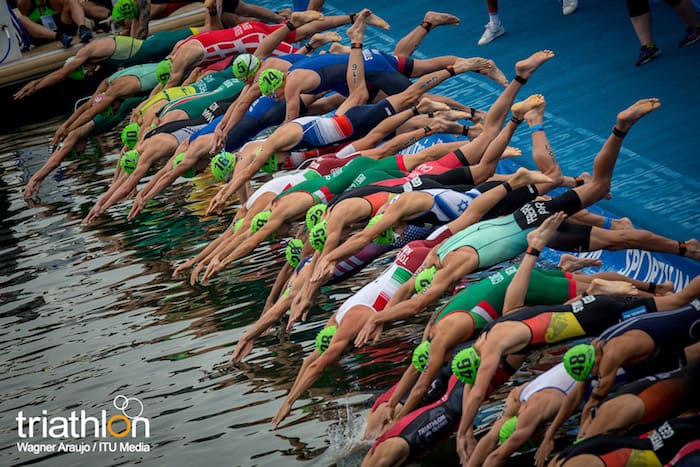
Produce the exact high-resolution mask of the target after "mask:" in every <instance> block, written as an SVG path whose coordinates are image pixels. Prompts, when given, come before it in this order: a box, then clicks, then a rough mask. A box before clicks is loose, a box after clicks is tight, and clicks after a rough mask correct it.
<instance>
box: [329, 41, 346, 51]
mask: <svg viewBox="0 0 700 467" xmlns="http://www.w3.org/2000/svg"><path fill="white" fill-rule="evenodd" d="M328 50H329V51H330V52H331V53H332V54H349V53H350V47H348V46H347V45H343V44H338V43H337V42H334V43H332V44H331V46H330V48H329V49H328Z"/></svg>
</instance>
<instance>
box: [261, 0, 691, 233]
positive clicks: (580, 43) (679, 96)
mask: <svg viewBox="0 0 700 467" xmlns="http://www.w3.org/2000/svg"><path fill="white" fill-rule="evenodd" d="M262 3H264V4H266V5H268V6H271V7H281V6H284V3H283V2H279V1H274V2H272V1H263V2H262ZM362 6H364V5H362V4H358V3H357V2H351V1H348V0H333V1H332V2H326V4H325V8H324V13H325V14H327V15H329V14H342V13H346V12H350V11H357V10H358V9H359V8H360V7H362ZM367 6H369V7H370V8H372V9H373V11H375V12H376V13H377V14H379V15H380V16H383V17H384V18H385V19H387V20H388V21H389V22H390V23H391V30H390V31H383V30H378V29H376V28H369V27H368V28H367V39H366V41H365V44H366V45H367V46H376V47H378V48H380V49H382V50H385V51H391V50H393V47H394V46H395V44H396V42H397V41H398V40H399V39H400V38H401V37H403V36H404V35H405V34H406V33H407V32H409V31H410V30H411V29H413V28H414V27H415V26H416V25H417V24H419V23H420V21H421V20H422V18H423V14H424V12H425V11H426V10H427V9H431V10H436V11H445V12H450V13H452V14H455V15H457V16H459V17H460V18H461V20H462V23H461V25H459V26H444V27H439V28H435V29H434V30H433V31H431V32H430V33H429V34H428V36H427V37H426V38H425V39H424V40H423V43H422V44H421V46H420V47H419V49H418V51H417V52H416V54H415V56H416V57H417V58H425V57H431V56H437V55H458V56H464V57H469V56H476V55H479V56H484V57H487V58H491V59H493V60H495V61H496V63H497V64H498V65H499V66H500V67H501V68H502V69H503V70H504V72H505V73H506V76H508V77H509V78H510V77H512V75H513V66H514V64H515V62H516V61H517V60H519V59H521V58H524V57H526V56H528V55H529V54H530V53H532V52H534V51H536V50H540V49H551V50H553V51H554V52H555V53H556V58H555V59H554V60H552V61H550V62H549V63H546V64H545V65H544V66H543V67H542V68H541V69H540V70H538V71H537V73H536V74H535V75H534V76H533V78H532V79H531V80H530V82H529V83H528V84H527V86H526V87H525V88H524V89H523V91H521V94H520V97H521V98H525V97H527V95H528V94H533V93H541V94H543V95H544V96H545V97H546V99H547V103H548V104H547V116H546V122H545V128H546V130H547V135H548V137H549V139H550V141H551V143H552V147H553V149H554V151H555V153H556V155H557V159H558V160H559V162H560V164H561V166H562V170H563V171H564V173H566V174H567V175H577V174H579V173H580V172H582V171H589V172H590V170H591V168H592V167H591V165H592V161H593V158H594V157H595V154H596V153H597V151H598V150H599V149H600V147H601V146H602V144H603V141H604V140H605V138H607V136H608V135H609V133H610V129H611V127H612V125H613V123H614V122H615V116H616V114H617V112H619V111H620V110H622V109H624V108H625V107H627V106H628V105H630V104H632V103H633V102H635V101H636V100H637V99H639V98H643V97H659V98H660V99H661V102H662V107H661V108H660V109H659V110H657V111H656V112H654V113H653V114H651V115H649V116H647V117H645V118H644V119H643V120H642V121H640V122H639V123H638V125H637V126H635V128H633V129H632V131H631V132H630V134H629V135H628V136H627V138H626V139H625V144H624V147H623V151H622V153H621V156H620V159H619V162H618V164H617V167H616V171H615V178H614V181H613V189H612V192H613V199H612V200H611V201H604V202H602V203H601V206H602V207H603V208H604V209H606V210H608V211H611V212H613V213H615V214H618V215H620V216H628V217H630V218H631V219H632V220H633V221H634V222H635V224H636V225H638V226H640V227H642V228H646V229H649V230H652V231H654V232H657V233H660V234H663V235H666V236H669V237H672V238H678V239H681V240H685V239H688V238H691V237H694V236H697V235H698V233H700V209H698V204H699V202H700V158H699V157H698V154H697V153H698V142H699V141H698V140H699V138H698V135H699V134H700V123H699V121H698V115H697V109H700V90H699V89H698V85H699V84H700V43H697V44H694V45H691V46H689V47H685V48H679V47H678V42H679V41H680V38H681V36H682V33H683V30H684V26H683V24H682V22H681V21H680V19H679V18H678V17H677V16H676V15H675V14H674V13H673V11H672V10H671V9H670V8H669V7H668V6H666V5H665V4H663V3H660V2H652V4H651V7H652V15H653V26H654V37H655V40H656V42H657V44H658V45H659V47H660V48H661V50H662V51H663V54H662V55H661V56H660V57H659V58H657V59H655V60H653V61H652V62H650V63H648V64H646V65H644V66H642V67H635V66H634V61H635V59H636V56H637V52H638V49H639V44H638V42H637V39H636V36H635V35H634V31H633V30H632V26H631V24H630V22H629V19H628V17H627V12H626V8H625V2H623V1H616V2H610V1H604V0H580V2H579V9H578V11H577V12H576V13H574V14H573V15H570V16H566V17H565V16H563V15H562V14H561V5H560V3H559V2H558V1H557V0H538V1H524V0H507V1H506V0H502V1H501V2H500V9H501V11H500V16H501V18H502V20H503V23H504V25H505V28H506V31H507V32H506V34H505V35H504V36H502V37H501V38H499V39H497V40H496V41H494V42H492V43H491V44H488V45H486V46H483V47H479V46H477V45H476V41H477V40H478V39H479V37H480V36H481V33H482V32H483V27H484V24H485V23H486V22H487V19H488V17H487V14H486V6H485V2H484V1H483V0H462V1H460V2H454V1H431V2H429V3H428V2H420V1H417V0H404V1H402V2H400V3H396V2H370V3H369V4H367ZM344 42H345V43H346V44H347V43H348V40H347V38H345V40H344ZM436 91H437V92H440V93H444V94H446V95H449V96H450V97H452V98H455V99H456V100H458V101H460V102H462V103H464V104H466V105H475V106H476V107H479V108H487V107H488V106H489V105H490V103H492V102H493V100H494V99H495V96H496V95H497V94H496V93H497V92H499V89H498V87H497V86H496V85H495V83H492V82H490V81H487V80H483V79H482V78H480V77H476V76H473V75H462V76H458V77H456V78H452V79H450V80H448V81H447V82H446V83H445V84H443V85H441V86H440V87H438V88H437V89H436ZM529 140H530V138H529V133H528V131H527V129H526V128H522V129H520V130H519V131H518V132H517V133H516V136H515V138H514V139H513V145H514V146H518V147H520V148H521V149H522V150H523V153H524V155H525V156H524V157H522V158H521V159H520V160H519V161H518V162H519V163H520V164H522V165H525V166H528V167H533V166H534V165H533V163H532V160H531V159H530V157H529V154H530V150H531V148H530V141H529Z"/></svg>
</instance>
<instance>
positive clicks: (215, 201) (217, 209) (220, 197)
mask: <svg viewBox="0 0 700 467" xmlns="http://www.w3.org/2000/svg"><path fill="white" fill-rule="evenodd" d="M224 191H225V189H224V188H222V189H220V190H219V191H218V192H217V193H216V195H215V196H214V197H213V198H212V199H211V201H209V207H208V208H207V212H205V213H204V215H205V216H211V215H212V214H213V213H216V214H221V213H222V212H224V205H225V204H226V200H227V199H228V196H225V192H224Z"/></svg>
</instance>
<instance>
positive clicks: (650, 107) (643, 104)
mask: <svg viewBox="0 0 700 467" xmlns="http://www.w3.org/2000/svg"><path fill="white" fill-rule="evenodd" d="M659 107H661V101H659V99H657V98H656V97H652V98H649V99H641V100H638V101H637V102H635V103H634V104H632V105H631V106H629V107H627V108H626V109H625V110H623V111H622V112H620V113H619V114H617V123H616V124H615V126H616V127H617V129H618V130H621V131H627V130H629V129H630V128H632V125H634V124H635V123H636V122H637V121H638V120H639V119H640V118H642V117H643V116H645V115H646V114H648V113H651V112H653V111H654V110H656V109H658V108H659Z"/></svg>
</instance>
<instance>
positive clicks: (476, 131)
mask: <svg viewBox="0 0 700 467" xmlns="http://www.w3.org/2000/svg"><path fill="white" fill-rule="evenodd" d="M483 132H484V125H482V124H481V123H475V124H474V125H472V126H470V127H469V131H468V132H467V133H468V136H469V137H470V138H472V139H474V138H476V137H477V136H479V135H480V134H481V133H483Z"/></svg>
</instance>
